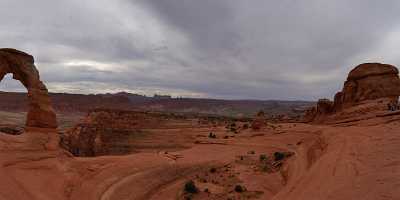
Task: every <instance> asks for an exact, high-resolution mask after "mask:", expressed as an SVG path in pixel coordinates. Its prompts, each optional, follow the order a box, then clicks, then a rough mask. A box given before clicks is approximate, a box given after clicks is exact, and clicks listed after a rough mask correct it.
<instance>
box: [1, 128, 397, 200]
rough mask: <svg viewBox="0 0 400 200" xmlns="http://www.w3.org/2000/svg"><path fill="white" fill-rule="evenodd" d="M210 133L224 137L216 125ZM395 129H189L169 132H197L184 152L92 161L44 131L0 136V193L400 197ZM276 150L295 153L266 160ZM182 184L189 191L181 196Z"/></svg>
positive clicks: (7, 197) (47, 198) (8, 196)
mask: <svg viewBox="0 0 400 200" xmlns="http://www.w3.org/2000/svg"><path fill="white" fill-rule="evenodd" d="M213 131H214V132H215V133H216V135H217V136H222V135H226V134H227V133H226V130H225V129H224V128H222V127H220V128H216V129H214V130H213ZM399 131H400V124H399V122H397V121H395V122H391V123H388V124H378V125H376V124H375V125H368V124H363V125H362V126H359V125H352V126H348V127H338V126H336V127H335V126H317V125H308V124H280V125H279V126H278V128H276V129H275V130H273V129H265V130H261V131H259V132H253V131H250V130H248V131H244V132H241V133H239V134H236V135H235V137H227V138H225V139H224V138H223V137H217V139H212V138H208V137H207V136H208V133H209V130H207V129H198V130H197V131H196V130H195V129H193V130H192V132H190V133H187V132H182V131H177V133H179V134H189V135H190V136H191V137H194V138H195V139H194V142H193V144H190V148H186V149H184V150H177V151H173V152H168V151H162V150H160V149H157V151H154V152H152V151H146V152H141V153H136V154H132V155H126V156H103V157H94V158H75V157H72V156H71V155H70V154H69V153H67V152H65V151H63V150H60V149H57V148H54V147H55V146H56V145H55V144H51V141H53V140H54V138H52V137H49V135H50V136H51V135H53V136H54V135H56V133H54V132H51V131H50V130H30V131H28V132H26V133H24V134H23V135H20V136H11V135H5V134H0V177H1V179H0V199H1V200H17V199H18V200H19V199H38V200H39V199H40V200H54V199H60V200H62V199H65V200H66V199H72V200H77V199H88V200H91V199H93V200H94V199H96V200H97V199H99V200H100V199H101V200H114V199H115V200H124V199H137V200H141V199H143V200H156V199H159V200H167V199H185V198H187V199H188V198H190V199H274V200H296V199H299V200H313V199H315V200H323V199H329V200H343V199H363V200H380V199H382V200H386V199H400V154H399V152H400V134H399ZM169 134H171V133H169ZM170 137H173V136H170ZM177 138H179V136H177ZM49 141H50V143H49ZM182 141H183V142H187V141H186V140H182ZM184 145H187V144H184ZM46 149H47V150H46ZM49 149H50V150H49ZM275 152H291V153H293V155H292V156H290V157H288V158H285V159H284V160H283V162H276V163H274V162H270V163H268V162H264V160H265V159H269V160H273V157H274V155H273V154H274V153H275ZM270 164H277V165H276V166H270ZM189 180H193V182H194V184H195V185H196V187H197V189H198V192H197V193H196V194H193V195H189V194H184V185H185V183H187V182H188V181H189ZM238 187H240V188H242V190H243V191H240V190H238Z"/></svg>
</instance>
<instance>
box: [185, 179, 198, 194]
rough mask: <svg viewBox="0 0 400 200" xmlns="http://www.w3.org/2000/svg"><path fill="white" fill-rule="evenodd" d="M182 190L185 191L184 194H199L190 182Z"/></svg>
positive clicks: (192, 182)
mask: <svg viewBox="0 0 400 200" xmlns="http://www.w3.org/2000/svg"><path fill="white" fill-rule="evenodd" d="M184 190H185V192H187V193H191V194H196V193H198V192H199V189H197V187H196V185H195V183H194V181H192V180H190V181H188V182H186V183H185V188H184Z"/></svg>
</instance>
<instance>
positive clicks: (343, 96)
mask: <svg viewBox="0 0 400 200" xmlns="http://www.w3.org/2000/svg"><path fill="white" fill-rule="evenodd" d="M398 74H399V71H398V69H397V68H396V67H394V66H392V65H388V64H380V63H365V64H361V65H358V66H357V67H356V68H354V69H353V70H352V71H351V72H350V73H349V75H348V77H347V80H346V82H345V83H344V86H343V90H342V91H340V92H338V93H336V95H335V97H334V102H331V101H330V100H327V99H322V100H319V101H318V104H317V106H316V107H315V108H311V109H309V110H308V111H307V112H306V113H305V116H304V121H306V122H311V121H314V122H321V121H324V120H325V118H326V117H327V116H331V115H334V114H335V115H336V116H335V117H333V118H335V119H336V120H340V118H343V117H344V116H346V117H347V118H348V117H349V116H354V115H360V114H361V113H363V114H365V112H366V111H368V112H371V111H373V110H376V109H384V108H386V105H383V106H379V105H376V103H372V104H371V102H370V101H375V100H376V101H377V102H381V104H385V103H388V102H397V101H398V97H399V95H400V78H399V75H398ZM378 99H381V101H379V100H378ZM366 103H367V104H369V105H371V106H372V107H373V109H372V107H371V106H370V107H371V108H365V106H364V107H363V106H361V107H360V109H362V110H357V109H355V110H354V109H352V110H350V111H349V109H350V108H353V107H355V106H359V105H361V104H366ZM343 113H346V114H343ZM352 113H355V114H352ZM357 113H358V114H357Z"/></svg>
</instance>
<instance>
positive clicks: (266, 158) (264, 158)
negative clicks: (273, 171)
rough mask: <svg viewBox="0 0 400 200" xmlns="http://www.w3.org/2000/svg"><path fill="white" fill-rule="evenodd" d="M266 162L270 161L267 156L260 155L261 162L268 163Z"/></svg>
mask: <svg viewBox="0 0 400 200" xmlns="http://www.w3.org/2000/svg"><path fill="white" fill-rule="evenodd" d="M266 160H268V156H267V155H265V154H261V155H260V161H266Z"/></svg>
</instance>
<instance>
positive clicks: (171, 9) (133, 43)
mask: <svg viewBox="0 0 400 200" xmlns="http://www.w3.org/2000/svg"><path fill="white" fill-rule="evenodd" d="M399 8H400V2H398V1H395V0H389V1H385V3H382V2H378V1H373V0H354V1H345V0H338V1H320V0H307V1H305V0H304V1H294V0H282V1H265V0H252V1H239V0H234V1H232V0H202V1H198V0H168V1H161V0H115V1H107V0H88V1H84V2H82V1H78V0H68V1H66V0H62V1H52V0H38V1H22V0H12V1H11V0H5V1H2V2H0V23H1V24H2V28H1V29H0V45H1V46H7V47H15V48H19V49H22V50H25V51H28V52H29V53H31V54H33V55H34V56H35V57H36V58H37V65H38V66H39V69H40V71H41V74H42V76H43V78H44V80H45V81H46V82H47V84H48V85H49V88H50V90H53V91H57V92H59V91H79V92H81V93H90V92H102V91H104V92H110V91H113V90H127V91H131V92H141V93H148V94H150V93H153V92H162V93H172V94H174V95H184V96H202V97H218V98H259V99H316V98H319V97H324V96H328V97H331V96H332V95H333V93H334V92H335V91H336V90H338V89H339V88H340V87H341V85H342V82H343V80H344V79H345V76H346V74H347V72H348V70H350V68H352V67H353V66H355V65H357V64H359V63H361V62H365V61H381V62H389V61H390V62H391V63H392V64H397V65H399V64H400V59H398V58H396V55H395V54H394V53H393V52H394V51H396V50H398V48H397V46H398V45H397V46H396V45H393V44H400V41H398V40H396V38H397V37H396V36H398V35H400V27H399V25H400V24H399V15H398V14H397V10H399ZM17 11H18V12H17ZM17 85H18V84H17ZM16 88H18V87H17V86H16V85H15V83H13V84H11V83H10V81H9V80H7V81H6V84H4V85H2V87H1V88H0V89H6V90H16ZM115 92H117V91H115Z"/></svg>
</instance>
